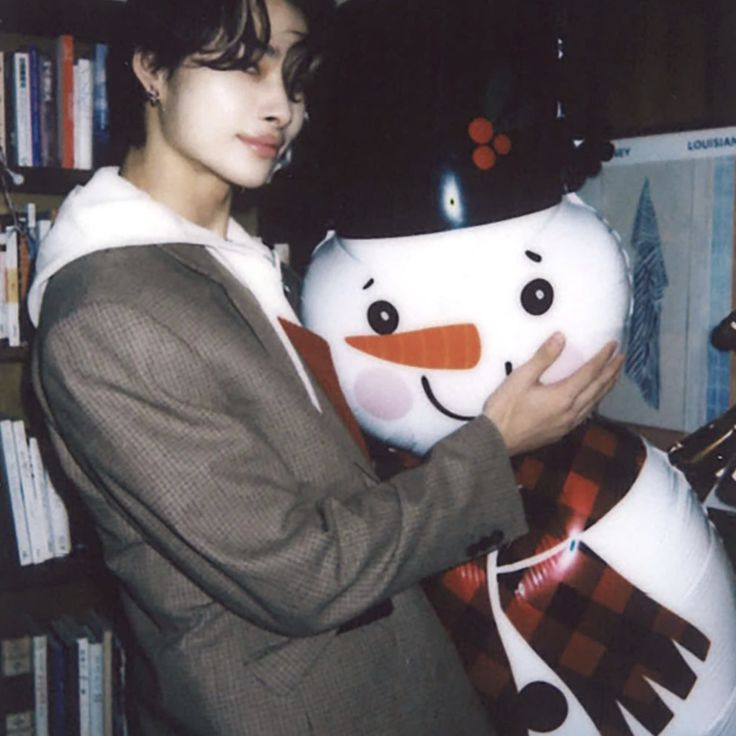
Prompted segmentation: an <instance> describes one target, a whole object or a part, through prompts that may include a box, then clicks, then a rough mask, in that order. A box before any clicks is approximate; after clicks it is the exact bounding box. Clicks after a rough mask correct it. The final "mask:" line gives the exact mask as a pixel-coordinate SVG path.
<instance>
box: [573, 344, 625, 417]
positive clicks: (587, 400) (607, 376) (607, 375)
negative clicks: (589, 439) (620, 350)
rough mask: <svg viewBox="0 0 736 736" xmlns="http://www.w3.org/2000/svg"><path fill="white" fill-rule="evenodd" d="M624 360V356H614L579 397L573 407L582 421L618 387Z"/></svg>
mask: <svg viewBox="0 0 736 736" xmlns="http://www.w3.org/2000/svg"><path fill="white" fill-rule="evenodd" d="M624 360H625V357H624V356H623V355H615V356H613V357H612V358H611V359H610V360H609V362H608V363H607V364H606V365H605V366H604V367H603V369H602V370H601V372H600V373H599V374H598V376H597V377H596V378H594V379H593V380H592V381H591V382H590V383H589V384H588V385H587V386H585V387H584V388H583V389H582V390H581V391H580V393H579V394H578V395H577V397H576V398H575V400H574V402H573V406H574V408H575V410H576V414H577V416H578V417H579V420H580V421H582V420H583V419H585V418H586V417H588V416H589V415H590V414H591V412H593V411H594V409H595V408H596V406H597V405H598V403H599V402H600V401H601V399H603V397H604V396H605V395H606V394H607V393H608V392H609V391H610V390H611V389H612V388H613V387H614V386H615V385H616V382H617V381H618V379H619V377H620V375H621V369H622V368H623V365H624Z"/></svg>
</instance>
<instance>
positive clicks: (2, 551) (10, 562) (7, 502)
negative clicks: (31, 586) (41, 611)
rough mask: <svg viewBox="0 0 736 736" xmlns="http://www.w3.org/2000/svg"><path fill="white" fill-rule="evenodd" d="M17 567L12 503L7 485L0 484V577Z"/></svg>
mask: <svg viewBox="0 0 736 736" xmlns="http://www.w3.org/2000/svg"><path fill="white" fill-rule="evenodd" d="M17 565H18V540H17V538H16V535H15V520H14V519H13V503H12V500H11V498H10V492H9V490H8V488H7V484H6V483H5V481H4V480H3V481H2V482H0V575H2V574H3V573H5V571H10V570H13V569H15V568H16V567H17Z"/></svg>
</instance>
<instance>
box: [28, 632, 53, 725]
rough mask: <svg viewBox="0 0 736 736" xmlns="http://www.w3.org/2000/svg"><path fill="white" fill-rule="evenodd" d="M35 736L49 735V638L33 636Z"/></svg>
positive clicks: (40, 635) (39, 635) (42, 635)
mask: <svg viewBox="0 0 736 736" xmlns="http://www.w3.org/2000/svg"><path fill="white" fill-rule="evenodd" d="M32 642H33V705H34V713H33V735H34V736H48V734H49V699H48V692H49V683H48V637H47V635H46V634H34V636H33V640H32Z"/></svg>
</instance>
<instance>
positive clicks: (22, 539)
mask: <svg viewBox="0 0 736 736" xmlns="http://www.w3.org/2000/svg"><path fill="white" fill-rule="evenodd" d="M0 445H1V446H2V456H3V471H4V480H5V485H6V487H7V489H8V492H9V494H10V501H11V505H12V508H13V521H14V523H15V536H16V539H17V542H18V559H19V562H20V564H21V565H30V564H31V563H32V562H33V555H32V552H31V541H30V536H29V533H28V525H27V523H26V516H25V510H24V508H23V494H22V492H21V488H20V474H19V471H18V463H17V461H16V459H15V446H14V441H13V426H12V423H11V421H10V420H9V419H2V420H0Z"/></svg>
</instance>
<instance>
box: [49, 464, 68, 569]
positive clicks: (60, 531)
mask: <svg viewBox="0 0 736 736" xmlns="http://www.w3.org/2000/svg"><path fill="white" fill-rule="evenodd" d="M44 481H45V483H46V492H47V493H48V495H49V499H50V502H51V529H52V531H53V535H54V536H53V540H54V556H55V557H64V556H66V555H68V554H69V553H70V552H71V551H72V539H71V531H70V527H69V513H68V512H67V510H66V506H65V505H64V501H63V499H62V498H61V496H60V495H59V492H58V491H57V490H56V488H55V487H54V484H53V482H52V480H51V476H50V475H49V470H48V468H45V472H44Z"/></svg>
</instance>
